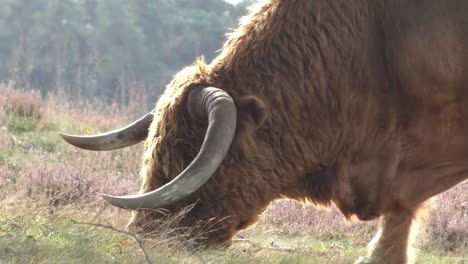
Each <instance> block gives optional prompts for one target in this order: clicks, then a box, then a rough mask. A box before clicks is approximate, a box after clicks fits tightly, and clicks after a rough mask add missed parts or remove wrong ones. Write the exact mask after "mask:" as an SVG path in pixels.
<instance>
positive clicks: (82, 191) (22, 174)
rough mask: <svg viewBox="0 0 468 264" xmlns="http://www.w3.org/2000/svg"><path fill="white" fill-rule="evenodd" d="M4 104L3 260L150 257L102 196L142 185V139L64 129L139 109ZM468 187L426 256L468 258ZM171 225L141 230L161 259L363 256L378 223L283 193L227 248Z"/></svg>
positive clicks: (450, 196) (108, 124) (447, 209)
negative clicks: (94, 137)
mask: <svg viewBox="0 0 468 264" xmlns="http://www.w3.org/2000/svg"><path fill="white" fill-rule="evenodd" d="M3 88H5V87H3ZM15 96H17V97H18V98H23V99H22V100H20V101H19V102H20V104H23V103H24V102H34V100H37V98H35V97H34V95H28V94H25V95H21V94H19V95H18V94H16V95H15ZM28 96H32V97H34V98H29V99H28V98H26V97H28ZM24 98H26V99H24ZM3 99H4V98H3ZM2 102H3V105H2ZM4 104H5V100H0V121H1V123H0V263H147V260H146V259H145V255H144V254H143V250H142V248H141V247H140V245H139V243H138V242H137V241H136V240H135V239H134V238H133V237H132V236H131V235H129V234H125V233H121V232H119V231H118V230H123V229H124V228H125V225H126V223H127V222H128V220H129V218H130V213H129V212H127V211H123V210H120V209H116V208H112V207H110V206H108V205H106V204H105V203H104V202H103V201H102V200H101V199H100V198H99V195H98V193H102V192H104V193H114V194H124V193H134V192H135V191H137V190H138V186H139V178H138V171H139V169H140V162H141V161H140V157H141V154H142V146H134V147H131V148H128V149H124V150H119V151H113V152H98V153H97V152H88V151H82V150H78V149H76V148H73V147H72V146H69V145H67V144H64V143H63V141H62V140H61V138H60V137H59V135H58V133H59V132H68V133H77V134H91V133H97V132H101V131H105V130H108V129H113V128H116V127H119V126H121V125H124V124H126V123H127V122H128V121H130V120H132V119H133V118H131V117H134V115H133V114H132V113H119V112H118V111H117V110H115V109H112V108H106V107H105V106H101V107H97V108H93V107H92V106H89V105H79V104H76V105H74V104H70V103H68V102H60V103H59V102H58V101H57V100H56V99H54V98H49V99H47V100H44V101H41V102H39V103H37V102H36V103H31V104H32V105H34V106H35V107H36V106H37V107H39V109H36V110H34V111H32V112H33V113H34V112H38V113H40V114H38V115H27V116H24V115H23V114H18V113H15V112H14V111H13V110H11V109H14V106H11V105H12V104H11V103H9V106H8V107H6V106H5V105H4ZM12 107H13V108H12ZM17 108H18V107H17ZM96 109H97V110H96ZM130 116H131V117H130ZM467 188H468V183H465V184H463V185H460V186H458V187H456V188H455V189H453V190H452V191H450V192H448V193H445V194H443V195H441V196H440V197H439V199H438V200H439V202H438V205H437V207H436V208H435V210H434V212H433V213H432V214H431V217H430V218H429V221H428V224H427V229H426V230H425V231H423V232H422V234H421V236H420V239H418V243H417V244H416V248H417V250H418V263H444V264H445V263H464V261H465V260H466V259H468V193H467V191H466V190H467ZM96 225H101V226H96ZM103 226H106V227H103ZM167 229H170V225H167V226H163V227H162V229H161V230H159V231H160V232H159V233H160V234H159V235H158V236H156V237H154V238H153V239H146V238H145V239H144V238H139V239H141V241H143V242H144V248H145V250H146V251H147V253H148V257H149V259H150V261H151V262H153V263H165V264H166V263H167V264H169V263H353V262H354V260H356V259H357V258H358V257H359V256H363V255H365V254H366V245H367V243H368V242H369V240H370V239H371V237H372V236H373V235H374V233H375V230H376V222H375V221H374V222H372V223H357V224H349V223H346V222H345V220H344V218H343V216H342V215H341V214H340V213H339V212H338V211H337V210H335V209H331V210H329V211H328V212H326V211H320V210H317V209H314V208H313V207H312V206H310V205H302V204H299V203H296V202H293V201H279V202H275V203H273V204H272V205H271V206H270V208H269V209H268V210H267V211H266V212H265V213H264V215H263V216H262V218H261V220H260V221H259V222H258V223H257V224H256V225H255V226H254V227H252V228H250V229H249V230H246V231H244V232H242V233H241V234H240V236H241V237H242V239H237V240H236V241H235V242H234V243H233V245H232V247H230V248H229V249H227V250H207V251H200V252H197V251H194V250H190V249H189V248H187V247H185V246H184V243H183V242H180V241H174V240H172V239H170V238H169V237H168V234H169V233H170V232H168V230H167ZM241 237H239V238H241Z"/></svg>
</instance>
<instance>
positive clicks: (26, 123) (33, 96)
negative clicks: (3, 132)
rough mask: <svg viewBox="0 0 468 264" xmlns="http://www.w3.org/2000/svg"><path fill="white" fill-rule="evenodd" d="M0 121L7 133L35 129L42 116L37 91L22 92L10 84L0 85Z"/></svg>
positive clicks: (39, 97) (39, 96)
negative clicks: (4, 125)
mask: <svg viewBox="0 0 468 264" xmlns="http://www.w3.org/2000/svg"><path fill="white" fill-rule="evenodd" d="M0 109H1V111H0V120H3V122H2V123H4V124H6V127H7V128H8V130H9V131H12V132H16V133H22V132H30V131H34V130H35V129H36V125H37V123H38V120H39V119H40V118H41V116H42V99H41V95H40V93H39V92H38V91H34V90H30V91H22V90H17V89H14V88H13V84H12V83H8V84H7V85H3V84H1V85H0Z"/></svg>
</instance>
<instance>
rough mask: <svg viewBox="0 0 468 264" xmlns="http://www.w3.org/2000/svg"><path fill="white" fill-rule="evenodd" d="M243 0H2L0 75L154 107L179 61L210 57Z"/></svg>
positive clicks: (30, 85)
mask: <svg viewBox="0 0 468 264" xmlns="http://www.w3.org/2000/svg"><path fill="white" fill-rule="evenodd" d="M246 2H247V1H244V2H242V3H240V4H237V5H232V4H229V3H227V2H225V1H223V0H135V1H126V0H47V1H43V0H0V6H1V8H0V62H1V63H0V81H2V82H5V81H9V80H13V81H14V82H15V84H16V86H17V87H21V88H24V89H38V90H40V92H41V94H42V95H43V96H46V95H47V94H49V93H54V94H56V95H59V96H67V97H70V98H74V100H76V99H78V100H83V99H86V100H88V99H93V101H94V100H96V99H98V100H100V101H104V102H106V103H110V102H116V103H118V105H120V106H121V107H125V106H126V105H127V104H128V102H129V100H131V99H132V98H134V97H137V96H139V97H142V96H143V97H144V98H143V99H144V100H145V101H146V103H150V104H151V106H152V104H153V103H154V101H155V99H156V97H157V95H158V94H160V92H161V91H162V89H163V88H164V85H166V84H167V82H168V81H169V80H170V79H171V76H172V75H173V74H174V73H175V72H176V71H178V70H180V68H181V67H183V66H184V65H188V64H191V63H192V62H193V61H194V60H195V58H196V57H198V56H202V55H203V56H205V58H206V59H207V60H211V59H212V58H213V56H214V55H215V52H216V51H217V50H219V49H220V48H221V47H222V43H223V41H224V39H225V32H227V31H229V29H230V28H233V27H234V26H235V25H236V24H237V20H238V18H239V17H240V16H241V15H242V14H244V13H245V12H246V5H247V3H246ZM140 100H141V99H140Z"/></svg>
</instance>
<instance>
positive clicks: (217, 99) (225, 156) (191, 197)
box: [62, 65, 276, 244]
mask: <svg viewBox="0 0 468 264" xmlns="http://www.w3.org/2000/svg"><path fill="white" fill-rule="evenodd" d="M205 76H206V73H205V70H204V69H203V67H201V66H200V65H197V66H192V67H189V68H187V69H186V70H184V71H182V72H181V73H179V74H178V75H177V76H176V77H175V79H174V80H173V81H172V82H171V84H170V85H168V87H167V88H166V91H165V92H164V94H163V95H162V97H161V98H160V99H159V101H158V104H157V106H156V109H155V110H154V111H152V112H151V113H149V114H147V115H146V116H144V117H143V118H141V119H140V120H138V121H136V122H134V123H133V124H130V125H129V126H127V127H125V128H122V129H119V130H114V131H111V132H108V133H104V134H100V135H93V136H72V135H67V134H62V137H63V138H64V139H65V140H66V141H67V142H69V143H70V144H72V145H75V146H77V147H80V148H84V149H88V150H112V149H117V148H122V147H127V146H130V145H132V144H135V143H137V142H140V141H142V140H144V139H145V138H146V143H145V153H144V159H143V164H142V170H141V174H142V175H141V176H142V179H143V185H142V193H141V194H136V195H127V196H113V195H103V197H104V199H105V200H107V201H108V202H110V203H111V204H113V205H115V206H118V207H121V208H126V209H131V210H137V211H142V212H140V213H137V215H136V216H135V217H134V220H133V221H134V223H133V225H134V226H137V227H139V228H142V229H143V230H145V231H147V232H150V231H152V230H154V229H155V227H154V224H155V223H156V222H154V220H156V219H160V218H161V217H162V214H161V213H160V210H154V209H160V208H165V209H167V210H168V211H169V212H170V213H171V214H178V213H180V211H181V210H184V209H185V208H187V206H189V205H193V208H192V209H191V210H189V211H188V212H186V214H185V215H184V216H183V217H182V219H179V225H180V226H182V227H195V226H202V227H203V228H204V229H209V230H205V231H207V232H206V233H205V234H204V236H205V238H207V239H205V240H204V241H207V242H209V243H210V244H224V243H227V242H229V241H230V238H231V237H232V236H233V234H234V233H235V232H236V231H238V230H240V229H242V228H245V227H246V226H247V225H249V224H251V223H252V222H253V221H255V219H256V217H257V216H258V214H259V213H260V212H261V211H262V210H264V208H265V207H266V205H267V204H268V202H269V201H270V200H271V199H273V198H274V197H273V196H275V195H276V194H274V193H275V192H274V191H273V190H270V189H269V187H268V186H267V185H265V184H264V183H263V182H262V181H263V178H262V176H264V175H261V172H262V171H264V170H265V169H266V168H267V167H268V166H267V163H268V162H267V160H268V159H269V158H270V157H271V155H268V154H265V153H262V151H260V150H258V149H257V150H256V149H255V144H254V141H255V140H253V138H254V134H255V133H256V131H255V129H256V128H257V127H259V126H260V125H261V123H262V122H263V121H264V120H265V108H264V105H263V103H262V101H261V100H259V99H257V98H256V97H254V96H245V97H235V98H234V99H233V97H231V96H230V95H229V94H228V92H226V91H225V90H223V89H222V87H219V88H215V87H212V86H210V84H209V82H210V81H209V80H208V79H207V78H205ZM253 156H255V159H254V160H255V162H253V161H252V160H253V159H251V158H252V157H253ZM259 175H261V176H259ZM256 177H259V178H258V179H257V178H256ZM204 221H205V222H206V221H208V222H209V223H206V224H203V223H202V222H204ZM207 227H208V228H207Z"/></svg>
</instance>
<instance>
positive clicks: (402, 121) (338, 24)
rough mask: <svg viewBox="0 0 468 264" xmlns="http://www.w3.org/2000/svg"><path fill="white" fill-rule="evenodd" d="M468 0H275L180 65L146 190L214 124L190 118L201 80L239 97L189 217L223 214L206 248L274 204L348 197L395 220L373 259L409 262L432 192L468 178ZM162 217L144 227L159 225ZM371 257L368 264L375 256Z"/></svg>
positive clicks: (152, 142)
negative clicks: (208, 52) (218, 161)
mask: <svg viewBox="0 0 468 264" xmlns="http://www.w3.org/2000/svg"><path fill="white" fill-rule="evenodd" d="M467 14H468V2H467V1H463V0H447V1H440V0H426V1H407V0H391V1H390V0H389V1H384V0H334V1H329V0H267V1H264V2H263V3H260V4H258V5H257V6H256V7H255V8H254V9H253V10H252V11H251V13H250V15H249V16H247V17H246V18H244V19H243V20H242V22H241V25H240V27H239V28H238V29H237V30H235V31H234V32H233V33H231V34H230V36H229V39H228V40H227V42H226V43H225V45H224V48H223V49H222V51H221V53H220V54H219V56H218V57H217V58H216V59H215V60H214V61H213V62H212V63H211V64H209V65H206V64H205V63H204V62H203V61H201V60H200V61H198V62H196V63H195V65H193V66H191V67H188V68H186V69H185V70H183V71H182V72H180V73H179V74H178V75H177V76H176V77H175V78H174V80H173V81H172V82H171V83H170V84H169V86H168V87H167V89H166V91H165V93H164V95H163V96H162V97H161V98H160V100H159V101H158V104H157V106H156V109H157V111H156V113H155V118H154V120H155V121H154V122H153V124H152V125H151V128H150V132H149V136H148V139H147V141H146V144H145V154H144V161H143V167H142V171H141V175H142V177H143V185H142V192H147V191H149V190H153V189H155V188H158V187H160V186H161V185H163V184H165V183H167V182H168V181H170V180H171V179H172V178H173V177H175V176H176V175H178V174H179V173H180V172H181V171H182V170H183V169H184V168H185V167H186V166H187V165H188V164H189V163H190V162H191V161H192V159H193V158H194V157H195V155H196V153H197V151H198V149H199V147H200V145H201V142H202V139H203V137H204V133H205V130H206V127H205V124H200V123H197V122H195V121H193V120H191V119H190V118H189V114H188V113H187V107H186V102H187V95H188V94H189V92H190V91H193V89H195V88H198V87H205V86H214V87H218V88H221V89H223V90H225V91H227V92H228V93H229V94H230V95H231V96H232V97H233V99H234V101H235V103H236V106H237V108H238V128H237V131H236V138H235V140H234V142H233V144H232V147H231V149H230V151H229V153H228V154H227V156H226V158H225V160H224V162H223V163H222V165H221V166H220V167H219V169H218V171H217V173H216V174H215V175H214V176H213V177H212V178H211V179H210V180H209V181H208V182H207V183H206V184H205V185H204V186H203V187H202V188H201V189H199V190H198V191H197V192H196V193H194V194H193V195H191V196H190V197H189V198H187V199H185V200H183V201H181V202H179V203H177V204H174V205H171V206H170V207H169V208H167V209H168V210H169V211H171V212H177V211H178V210H180V209H181V208H183V207H185V206H187V205H189V204H192V203H195V202H196V205H195V206H194V208H193V209H192V210H191V211H190V212H189V213H188V214H187V215H186V217H185V218H184V219H183V220H182V221H181V223H180V224H181V225H182V226H194V225H195V223H197V222H198V221H204V220H208V219H219V220H221V219H223V220H222V221H219V223H218V224H217V225H214V227H213V230H212V232H211V233H208V234H207V240H206V241H207V242H209V243H212V244H221V243H229V241H230V239H231V238H232V236H233V235H234V234H235V233H236V232H237V231H239V230H241V229H244V228H246V227H247V226H249V225H250V224H252V223H254V222H255V221H256V219H257V217H258V215H259V214H260V213H261V212H262V211H263V210H264V209H265V208H266V207H267V205H268V204H269V203H270V202H271V201H273V200H274V199H277V198H281V197H289V198H294V199H299V200H307V201H311V202H313V203H316V204H321V205H330V204H331V203H335V204H336V205H337V206H338V207H339V209H340V210H341V211H342V212H343V214H344V215H345V216H347V217H351V216H353V215H356V216H357V217H358V218H360V219H362V220H371V219H375V218H378V217H382V223H383V224H382V228H383V229H382V231H381V232H380V237H378V238H376V239H375V242H376V243H375V246H374V249H373V250H371V253H370V256H369V257H370V259H371V261H375V260H377V261H387V262H388V263H405V262H407V261H409V260H408V247H409V242H408V241H409V238H410V231H411V230H412V229H414V228H412V222H413V220H414V218H415V217H416V215H417V212H418V211H421V210H420V208H421V205H422V204H423V202H424V201H426V200H428V199H429V198H430V197H432V196H434V195H436V194H438V193H441V192H443V191H446V190H448V189H449V188H451V187H453V186H454V185H456V184H458V183H460V182H462V181H464V180H465V179H467V175H468V141H467V140H465V137H466V136H467V135H468V127H467V126H466V125H465V122H463V121H464V120H465V119H467V118H468V65H467V64H468V16H467ZM158 217H160V216H159V215H158V213H156V212H138V213H136V214H135V215H134V217H133V219H132V222H131V225H130V226H131V227H132V228H143V230H144V231H145V232H149V231H151V230H152V228H154V226H152V225H150V224H149V223H150V222H151V221H152V220H154V219H157V218H158ZM363 261H364V262H365V261H366V260H363Z"/></svg>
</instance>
